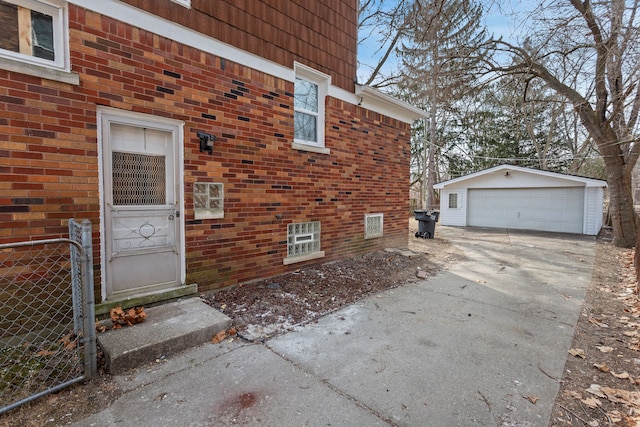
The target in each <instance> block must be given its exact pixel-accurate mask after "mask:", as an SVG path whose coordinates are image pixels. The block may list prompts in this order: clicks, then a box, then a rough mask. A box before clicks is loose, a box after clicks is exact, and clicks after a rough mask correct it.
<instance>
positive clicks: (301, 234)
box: [284, 221, 324, 264]
mask: <svg viewBox="0 0 640 427" xmlns="http://www.w3.org/2000/svg"><path fill="white" fill-rule="evenodd" d="M322 257H324V251H321V250H320V221H312V222H298V223H293V224H289V226H288V229H287V257H286V258H285V259H284V264H293V263H296V262H301V261H308V260H311V259H316V258H322Z"/></svg>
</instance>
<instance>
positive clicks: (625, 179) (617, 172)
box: [598, 140, 636, 248]
mask: <svg viewBox="0 0 640 427" xmlns="http://www.w3.org/2000/svg"><path fill="white" fill-rule="evenodd" d="M609 141H610V140H609ZM598 145H599V146H600V150H601V155H602V157H603V158H604V162H605V166H606V171H607V183H608V185H609V211H610V212H611V222H612V226H613V244H614V245H615V246H618V247H623V248H632V247H634V245H635V242H636V213H635V209H634V207H633V197H632V194H631V173H629V172H627V168H626V164H625V161H624V159H623V157H622V153H621V151H620V148H619V146H618V145H617V144H611V143H610V142H605V143H602V144H598Z"/></svg>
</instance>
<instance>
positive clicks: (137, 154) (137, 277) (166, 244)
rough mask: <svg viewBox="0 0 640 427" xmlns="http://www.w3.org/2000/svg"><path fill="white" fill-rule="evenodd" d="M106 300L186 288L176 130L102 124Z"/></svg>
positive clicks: (155, 125) (149, 125)
mask: <svg viewBox="0 0 640 427" xmlns="http://www.w3.org/2000/svg"><path fill="white" fill-rule="evenodd" d="M101 124H102V142H103V143H102V162H103V165H102V166H103V173H102V176H103V188H104V195H103V197H104V200H103V207H104V208H103V212H104V227H105V230H104V231H105V242H104V248H105V254H104V260H103V267H104V273H105V279H106V281H105V282H104V283H105V285H106V286H105V287H106V299H107V300H113V299H118V298H121V297H131V296H139V295H143V294H148V293H151V292H157V291H162V290H166V289H171V288H175V287H177V286H180V285H181V280H180V277H181V259H182V256H181V254H180V233H181V226H180V224H181V221H180V220H179V215H180V212H179V206H180V203H179V201H180V197H181V195H180V191H179V190H180V187H179V185H178V183H179V180H178V179H177V177H176V174H177V173H178V171H179V167H178V164H179V163H178V162H177V158H178V156H179V150H178V143H179V138H178V131H179V130H180V129H179V128H176V127H175V126H171V125H168V126H163V125H162V124H161V123H154V122H148V123H145V122H144V121H140V120H128V121H127V120H122V121H119V120H117V119H116V120H114V119H112V118H110V117H109V116H108V115H105V116H103V118H102V123H101Z"/></svg>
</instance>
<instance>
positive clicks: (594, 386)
mask: <svg viewBox="0 0 640 427" xmlns="http://www.w3.org/2000/svg"><path fill="white" fill-rule="evenodd" d="M587 393H591V394H595V395H596V396H598V397H602V398H604V399H606V398H607V395H606V394H605V393H604V392H603V391H602V389H601V387H600V385H599V384H591V386H590V387H589V388H588V389H587Z"/></svg>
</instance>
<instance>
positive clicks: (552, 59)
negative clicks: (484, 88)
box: [485, 0, 640, 247]
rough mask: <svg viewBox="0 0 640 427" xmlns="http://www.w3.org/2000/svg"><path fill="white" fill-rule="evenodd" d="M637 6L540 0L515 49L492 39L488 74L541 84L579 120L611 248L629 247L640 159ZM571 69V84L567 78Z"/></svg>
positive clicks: (621, 1)
mask: <svg viewBox="0 0 640 427" xmlns="http://www.w3.org/2000/svg"><path fill="white" fill-rule="evenodd" d="M639 1H640V0H631V1H629V0H627V1H625V0H609V1H605V2H597V3H592V2H591V1H590V0H584V1H580V0H562V1H557V0H554V1H543V2H542V3H541V4H540V6H539V7H538V8H537V9H536V10H535V11H534V13H533V14H532V16H533V17H534V18H533V19H534V21H535V25H536V34H537V35H538V36H536V37H531V38H530V39H528V40H525V41H523V42H522V43H520V44H519V45H518V44H516V43H512V42H508V41H504V40H500V39H498V40H496V39H494V40H491V41H490V42H489V43H488V44H487V46H488V47H489V48H491V49H492V50H493V52H494V53H495V55H494V56H493V59H492V60H488V59H485V60H486V65H487V71H488V73H499V74H500V75H513V74H518V75H524V76H527V77H529V78H531V79H540V80H542V81H544V83H545V84H546V85H547V86H548V87H549V88H551V89H553V90H554V91H555V92H557V93H558V94H559V95H561V96H562V97H563V98H565V99H567V100H568V101H569V102H570V103H571V104H572V105H573V107H574V109H575V111H576V113H577V114H578V116H579V118H580V121H581V124H582V126H583V127H584V128H585V129H586V131H587V132H588V134H589V136H590V138H591V139H592V140H593V141H594V143H595V144H596V146H597V148H598V151H599V153H600V156H602V158H603V160H604V163H605V168H606V174H607V181H608V184H609V195H610V216H611V220H612V225H613V236H614V237H613V243H614V244H615V245H616V246H622V247H632V246H633V245H634V243H635V239H636V221H635V211H634V207H633V199H632V194H631V172H632V169H633V167H634V165H635V164H636V161H637V159H638V156H639V155H640V144H638V142H639V141H638V114H639V111H640V86H639V85H638V79H639V77H640V66H639V65H640V55H639V53H640V52H639V50H638V49H639V45H638V40H639V39H640V29H639V28H638V17H637V12H638V2H639ZM567 70H571V71H572V72H573V73H574V78H572V79H567V78H566V74H565V73H566V71H567Z"/></svg>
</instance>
